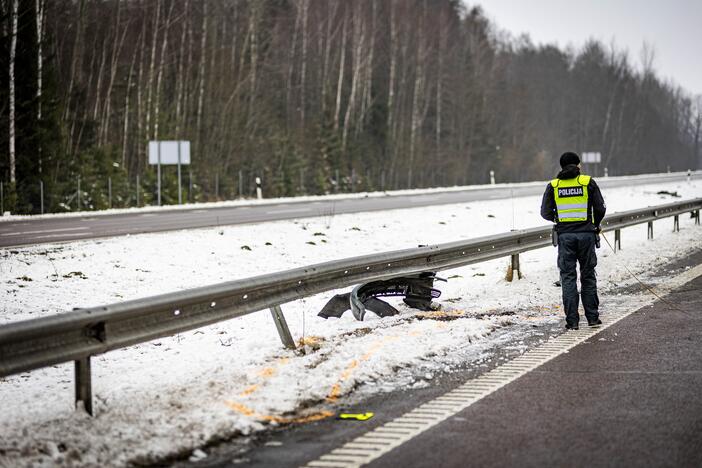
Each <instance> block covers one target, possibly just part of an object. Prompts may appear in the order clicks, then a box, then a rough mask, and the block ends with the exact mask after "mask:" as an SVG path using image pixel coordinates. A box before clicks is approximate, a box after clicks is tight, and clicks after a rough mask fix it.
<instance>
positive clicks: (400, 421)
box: [304, 265, 702, 468]
mask: <svg viewBox="0 0 702 468" xmlns="http://www.w3.org/2000/svg"><path fill="white" fill-rule="evenodd" d="M699 276H702V265H697V266H696V267H694V268H690V269H689V270H687V271H685V272H684V273H681V274H679V275H677V276H675V277H673V278H671V279H670V280H669V281H666V283H665V284H663V285H657V288H658V290H659V291H660V292H662V294H661V295H662V296H665V295H668V294H669V293H670V292H671V291H674V290H675V289H678V288H680V287H681V286H683V285H684V284H686V283H688V282H690V281H692V280H693V279H695V278H697V277H699ZM637 310H638V309H637ZM634 312H636V310H631V311H627V312H617V313H613V314H607V315H602V316H600V318H601V319H602V325H600V326H599V327H583V328H581V329H580V330H571V331H568V332H565V333H564V334H562V335H559V336H557V337H555V338H551V339H549V340H548V341H547V342H546V343H544V345H543V346H539V347H537V348H534V349H532V350H530V351H527V352H525V353H524V354H522V355H521V356H518V357H516V358H514V359H512V360H510V361H508V362H506V363H505V364H504V365H503V366H504V367H508V368H509V372H504V371H503V369H504V368H503V367H502V366H498V367H496V368H494V369H492V370H491V371H488V372H486V373H485V374H483V375H481V376H480V377H477V378H475V379H472V380H468V381H467V382H465V383H464V384H463V385H460V386H459V387H458V388H456V389H454V390H451V391H449V392H446V393H445V394H443V395H441V396H439V397H437V398H435V399H434V400H431V401H429V402H426V403H424V404H422V405H420V406H418V407H417V408H415V409H413V410H411V411H408V412H407V413H405V414H403V415H402V416H400V417H397V418H395V419H393V420H392V421H389V422H387V423H385V424H384V425H382V426H379V427H377V428H375V429H373V430H371V431H369V432H366V433H365V434H362V435H360V436H358V437H356V438H355V439H353V440H351V441H349V442H347V443H346V444H344V445H342V446H341V447H338V448H337V449H334V450H333V451H332V452H330V453H329V454H326V455H322V456H321V457H320V458H318V459H317V460H313V461H310V462H309V463H307V464H306V465H304V466H305V467H309V468H312V467H322V466H337V467H343V468H350V467H359V466H363V465H365V464H367V463H370V462H371V461H373V460H376V459H378V458H380V457H382V456H383V455H385V454H386V453H388V452H390V451H391V450H392V449H394V448H396V447H399V446H400V445H402V444H404V443H405V442H407V441H409V440H411V439H413V438H414V437H416V436H418V435H419V434H421V433H422V432H424V431H426V430H427V429H430V428H432V427H434V426H436V425H437V424H439V423H440V422H442V421H445V420H447V419H449V418H450V417H452V416H455V415H456V414H457V413H459V412H460V411H463V410H464V409H466V408H468V407H469V406H471V405H472V404H473V403H475V402H477V401H480V400H481V399H483V398H484V397H486V396H487V395H489V394H491V393H493V392H495V391H496V390H499V389H500V388H502V387H504V386H505V385H507V384H509V383H511V382H513V381H515V380H517V379H518V378H520V377H522V376H523V375H526V374H527V373H529V372H531V371H532V370H534V369H536V368H537V367H540V366H542V365H543V364H546V363H547V362H548V361H550V360H552V359H554V358H556V357H558V356H560V355H561V354H564V353H567V352H568V351H569V350H570V349H572V348H574V347H576V346H578V345H579V344H581V343H582V342H584V341H587V340H588V339H590V338H592V337H593V336H595V335H597V334H598V333H600V332H602V331H603V330H606V329H607V328H609V327H611V326H612V325H614V324H615V323H617V322H618V321H620V320H621V319H623V318H625V317H628V316H629V315H631V314H633V313H634ZM515 370H518V372H514V371H515ZM419 414H422V415H423V416H424V417H425V418H426V416H427V415H431V416H429V417H428V418H426V419H423V420H420V419H417V416H418V415H419ZM370 441H373V442H374V444H375V445H374V446H373V447H365V444H367V443H369V442H370ZM364 447H365V448H364ZM346 450H353V456H352V457H347V456H343V457H342V456H341V453H345V451H346ZM342 451H344V452H342ZM337 454H338V455H337Z"/></svg>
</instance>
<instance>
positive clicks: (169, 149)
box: [149, 140, 190, 206]
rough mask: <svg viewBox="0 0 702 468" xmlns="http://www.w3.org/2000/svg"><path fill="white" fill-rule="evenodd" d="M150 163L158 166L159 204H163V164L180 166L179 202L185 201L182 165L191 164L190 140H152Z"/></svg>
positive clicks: (150, 143)
mask: <svg viewBox="0 0 702 468" xmlns="http://www.w3.org/2000/svg"><path fill="white" fill-rule="evenodd" d="M149 164H151V165H156V166H157V177H158V182H157V184H158V205H159V206H161V165H162V164H172V165H177V166H178V203H179V204H180V203H183V192H182V183H181V176H182V175H181V165H183V164H186V165H189V164H190V142H189V141H187V140H177V141H173V140H158V141H150V142H149Z"/></svg>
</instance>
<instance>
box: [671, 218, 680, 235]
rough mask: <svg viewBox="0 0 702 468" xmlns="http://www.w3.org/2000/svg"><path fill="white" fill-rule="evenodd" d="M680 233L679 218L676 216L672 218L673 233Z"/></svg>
mask: <svg viewBox="0 0 702 468" xmlns="http://www.w3.org/2000/svg"><path fill="white" fill-rule="evenodd" d="M676 231H677V232H680V217H679V216H678V215H675V216H673V232H676Z"/></svg>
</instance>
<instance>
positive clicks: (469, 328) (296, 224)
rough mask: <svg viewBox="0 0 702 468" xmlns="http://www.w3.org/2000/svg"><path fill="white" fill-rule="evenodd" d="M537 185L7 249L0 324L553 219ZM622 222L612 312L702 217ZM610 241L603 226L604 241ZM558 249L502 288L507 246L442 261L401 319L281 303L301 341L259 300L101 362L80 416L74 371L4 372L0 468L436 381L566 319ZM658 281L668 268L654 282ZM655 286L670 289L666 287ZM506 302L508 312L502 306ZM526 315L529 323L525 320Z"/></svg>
mask: <svg viewBox="0 0 702 468" xmlns="http://www.w3.org/2000/svg"><path fill="white" fill-rule="evenodd" d="M659 190H668V191H671V192H672V191H677V192H678V193H680V194H681V195H682V196H683V199H687V198H696V197H701V196H702V181H693V182H691V183H688V182H681V183H675V184H656V185H655V186H645V185H642V186H636V187H631V188H619V189H606V190H603V194H604V196H605V199H606V201H607V204H608V211H609V212H610V213H612V212H617V211H625V210H629V209H634V208H640V207H644V206H651V205H657V204H663V203H669V202H671V201H674V200H679V199H672V198H670V197H667V196H660V195H657V194H656V192H658V191H659ZM539 205H540V197H523V198H516V199H514V200H498V201H483V202H473V203H465V204H456V205H446V206H434V207H427V208H416V209H406V210H395V211H387V212H381V213H378V212H373V213H359V214H348V215H335V216H327V217H318V218H307V219H299V220H296V221H280V222H270V223H263V224H258V225H243V226H232V227H224V228H213V229H199V230H192V231H179V232H169V233H159V234H144V235H137V236H127V237H119V238H111V239H101V240H97V241H80V242H74V243H68V244H46V245H39V246H32V247H25V248H13V249H4V250H0V291H2V297H3V299H2V301H1V302H0V324H1V323H8V322H14V321H18V320H25V319H29V318H34V317H41V316H46V315H50V314H55V313H58V312H61V311H65V310H70V309H71V308H73V307H81V306H92V305H99V304H105V303H112V302H118V301H122V300H127V299H135V298H139V297H145V296H151V295H155V294H160V293H164V292H169V291H174V290H180V289H186V288H192V287H196V286H203V285H208V284H213V283H217V282H222V281H229V280H233V279H237V278H245V277H249V276H254V275H258V274H263V273H269V272H273V271H278V270H284V269H288V268H293V267H299V266H304V265H308V264H312V263H317V262H322V261H327V260H331V259H336V258H343V257H352V256H357V255H361V254H370V253H373V252H381V251H387V250H396V249H403V248H410V247H416V246H417V245H418V244H434V243H442V242H448V241H453V240H459V239H465V238H471V237H478V236H484V235H489V234H495V233H501V232H505V231H509V230H510V229H520V228H527V227H533V226H539V225H544V222H543V220H541V218H540V217H539V214H538V213H539ZM672 224H673V221H672V219H666V220H662V221H658V222H656V223H655V226H654V229H655V238H654V239H653V240H652V241H649V240H646V226H645V225H642V226H637V227H632V228H627V229H625V230H624V231H623V232H622V247H623V250H622V251H621V252H619V253H617V255H616V256H615V255H613V254H612V252H611V251H608V250H607V247H606V245H605V243H604V242H603V246H602V247H603V248H602V249H601V250H599V251H598V255H599V265H598V275H599V276H598V277H599V286H600V292H601V303H602V306H601V308H602V309H601V310H602V313H603V314H606V313H607V312H608V311H613V310H616V309H618V308H620V307H627V308H632V307H635V308H637V307H639V306H641V305H643V304H646V303H647V302H649V301H650V300H651V298H650V297H648V296H647V295H641V296H634V297H632V296H630V295H626V296H625V295H622V294H621V288H622V286H626V285H628V284H631V283H632V281H633V280H632V279H631V278H630V276H629V273H628V272H627V271H626V268H625V267H626V266H628V267H629V268H630V269H631V270H632V271H634V272H635V273H636V274H637V275H640V277H641V278H647V274H648V273H650V272H651V269H652V265H655V266H656V267H658V268H662V267H664V266H665V264H666V263H667V262H669V261H671V260H673V259H675V258H678V257H681V256H684V255H685V254H687V253H689V252H691V251H693V250H696V249H699V248H700V247H702V243H701V242H700V240H699V239H700V232H701V231H700V229H701V228H700V227H697V226H694V225H693V222H692V221H691V220H689V219H688V218H687V217H681V231H680V232H679V233H673V232H672ZM612 240H613V236H610V241H612ZM555 255H556V253H555V249H552V248H545V249H540V250H536V251H532V252H528V253H526V254H523V255H522V257H521V266H522V270H523V273H524V274H525V278H524V279H522V280H520V281H515V282H512V283H509V282H507V281H505V279H504V276H505V273H506V267H507V264H508V260H507V259H500V260H494V261H491V262H486V263H481V264H477V265H472V266H468V267H464V268H460V269H456V270H452V271H443V272H440V275H439V276H442V277H445V278H449V281H448V283H438V284H437V286H438V287H439V288H440V289H441V290H442V291H443V294H442V296H441V298H440V299H439V302H440V303H441V304H442V310H441V311H439V312H432V313H422V312H417V311H414V310H412V309H409V308H407V307H405V306H404V305H401V303H400V302H398V301H396V302H394V304H395V305H396V306H397V307H398V308H399V309H400V312H401V313H400V314H399V315H398V316H395V317H392V318H386V319H379V318H377V317H376V316H375V315H374V314H373V313H371V312H369V313H368V314H367V316H366V321H364V322H357V321H356V320H355V319H354V318H353V316H352V315H351V314H350V312H347V313H346V314H345V316H344V317H342V318H341V319H339V320H336V319H330V320H324V319H321V318H319V317H317V315H316V314H317V312H318V311H319V310H320V309H321V308H322V306H323V305H324V303H325V302H326V301H327V300H328V299H329V298H331V297H332V296H333V294H335V293H338V292H341V291H329V292H328V293H325V294H320V295H318V296H314V297H310V298H307V299H305V300H301V301H296V302H294V303H290V304H287V305H285V306H284V307H283V310H284V312H285V314H286V317H287V321H288V324H289V326H290V329H291V332H292V334H293V337H294V338H295V339H296V341H298V342H299V343H300V344H301V347H300V350H298V351H297V352H293V351H290V350H286V349H284V348H283V347H282V346H281V344H280V341H279V338H278V336H277V333H276V330H275V326H274V324H273V321H272V319H271V317H270V314H269V313H268V312H267V311H262V312H259V313H255V314H251V315H248V316H246V317H242V318H238V319H234V320H230V321H227V322H223V323H219V324H216V325H213V326H210V327H207V328H203V329H200V330H196V331H191V332H187V333H183V334H180V335H178V336H175V337H172V338H164V339H160V340H157V341H153V342H149V343H144V344H140V345H137V346H132V347H130V348H127V349H123V350H119V351H114V352H111V353H108V354H106V355H101V356H97V357H96V358H94V359H93V364H92V370H93V393H94V397H95V411H96V414H97V417H95V418H90V417H88V416H86V415H85V414H84V413H83V412H81V411H74V409H73V407H72V399H73V367H72V365H70V364H64V365H59V366H53V367H50V368H47V369H41V370H37V371H34V372H30V373H24V374H20V375H15V376H11V377H9V378H4V379H0V402H2V403H1V405H2V411H0V466H5V465H6V466H17V465H34V466H42V465H44V466H53V465H55V464H57V463H58V462H60V461H63V462H66V463H69V464H71V465H85V466H105V465H124V464H126V463H128V462H143V461H155V460H158V459H160V458H162V457H165V456H168V455H172V454H175V453H180V454H187V453H190V452H191V451H193V450H194V449H195V448H197V447H201V446H203V445H205V444H206V443H207V442H208V441H211V440H216V439H218V438H221V437H228V436H233V435H236V434H247V433H250V432H252V431H257V430H261V429H264V428H265V427H267V426H268V425H279V424H281V423H288V422H304V421H308V420H315V419H318V418H321V417H325V416H327V415H329V414H331V413H333V412H334V411H335V409H337V408H338V407H339V406H340V405H342V404H343V403H345V402H348V399H349V398H352V399H353V398H359V397H360V396H362V395H367V394H369V393H372V392H377V391H391V390H393V389H397V388H399V387H405V388H406V387H411V386H426V385H431V381H432V379H433V378H434V376H435V375H436V374H437V373H439V372H444V371H450V370H451V369H454V368H458V367H460V366H462V365H465V364H466V363H471V362H473V363H477V362H479V361H481V360H487V359H491V356H490V354H489V350H490V349H491V348H493V347H494V346H495V345H496V344H499V343H506V342H509V343H512V344H513V345H514V343H516V346H517V347H519V346H525V345H523V344H520V340H522V339H524V338H526V337H527V335H529V334H534V333H541V332H540V331H539V326H540V325H549V324H556V323H559V322H561V321H562V311H561V307H560V289H558V288H556V287H554V286H553V285H552V283H553V281H554V280H555V279H556V278H557V270H556V267H555ZM650 281H663V280H660V279H658V280H655V279H652V278H651V279H650ZM661 287H663V285H661ZM505 313H507V314H511V315H506V314H505ZM532 325H537V327H533V326H532Z"/></svg>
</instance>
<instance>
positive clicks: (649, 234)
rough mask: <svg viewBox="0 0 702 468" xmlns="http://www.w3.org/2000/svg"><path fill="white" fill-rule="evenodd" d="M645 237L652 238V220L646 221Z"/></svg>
mask: <svg viewBox="0 0 702 468" xmlns="http://www.w3.org/2000/svg"><path fill="white" fill-rule="evenodd" d="M646 239H653V221H649V222H648V234H647V235H646Z"/></svg>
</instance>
